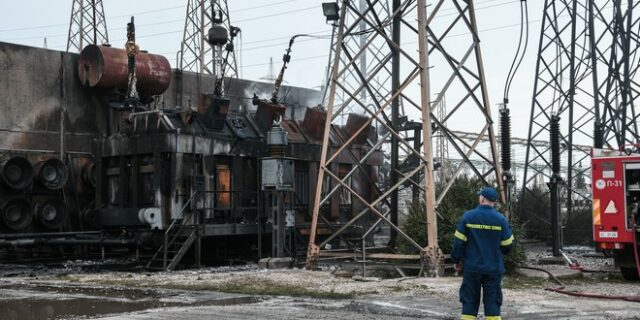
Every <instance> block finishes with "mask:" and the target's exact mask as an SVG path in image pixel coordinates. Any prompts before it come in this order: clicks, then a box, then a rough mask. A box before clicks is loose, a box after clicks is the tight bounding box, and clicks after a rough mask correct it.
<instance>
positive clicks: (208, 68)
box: [179, 0, 239, 78]
mask: <svg viewBox="0 0 640 320" xmlns="http://www.w3.org/2000/svg"><path fill="white" fill-rule="evenodd" d="M187 1H188V2H187V13H186V18H185V24H184V33H183V37H182V43H181V47H180V61H179V68H180V69H181V70H184V71H192V72H199V73H202V74H216V66H217V65H222V64H223V63H224V62H223V61H222V60H223V59H225V60H226V71H225V76H228V77H231V78H237V77H238V76H239V74H238V65H237V62H236V54H235V51H233V50H232V51H227V54H224V56H223V54H222V53H221V52H216V50H213V49H212V48H211V46H210V45H209V44H208V43H207V33H208V31H209V29H210V28H211V27H212V26H213V23H214V22H213V20H214V19H213V18H214V16H213V15H214V14H215V17H216V18H218V19H220V18H221V19H222V21H221V22H220V24H222V25H223V26H224V27H225V28H226V29H227V30H232V29H233V28H232V26H231V22H230V20H229V7H228V6H227V1H226V0H187Z"/></svg>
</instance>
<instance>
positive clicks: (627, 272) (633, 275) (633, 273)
mask: <svg viewBox="0 0 640 320" xmlns="http://www.w3.org/2000/svg"><path fill="white" fill-rule="evenodd" d="M620 273H622V277H623V278H624V279H625V280H627V281H637V280H638V271H637V270H636V268H622V267H621V268H620Z"/></svg>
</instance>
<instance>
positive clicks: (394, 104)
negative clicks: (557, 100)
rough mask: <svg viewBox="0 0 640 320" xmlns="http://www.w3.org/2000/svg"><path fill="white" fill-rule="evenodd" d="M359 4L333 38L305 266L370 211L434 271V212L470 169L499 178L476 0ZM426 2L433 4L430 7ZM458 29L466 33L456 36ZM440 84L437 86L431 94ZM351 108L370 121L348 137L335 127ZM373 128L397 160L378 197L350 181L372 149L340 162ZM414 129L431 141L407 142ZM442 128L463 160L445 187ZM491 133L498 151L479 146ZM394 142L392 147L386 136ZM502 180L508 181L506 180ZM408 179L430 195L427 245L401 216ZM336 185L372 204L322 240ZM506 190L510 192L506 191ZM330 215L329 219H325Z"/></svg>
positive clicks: (346, 8)
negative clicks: (438, 163)
mask: <svg viewBox="0 0 640 320" xmlns="http://www.w3.org/2000/svg"><path fill="white" fill-rule="evenodd" d="M354 2H355V1H350V0H343V1H341V6H340V20H339V22H338V25H337V35H336V37H335V39H334V41H333V46H334V49H333V51H332V52H333V55H334V58H333V61H332V70H331V83H330V88H329V94H328V102H327V119H328V121H327V122H326V123H325V130H324V138H323V142H322V153H321V157H320V168H319V175H318V180H317V187H316V192H315V200H314V208H313V217H312V225H311V231H310V240H309V248H308V253H307V267H309V268H313V267H314V266H315V264H316V262H317V258H318V256H319V254H320V250H321V249H322V250H325V249H326V247H325V245H326V244H328V243H329V242H330V241H332V240H333V239H335V238H336V237H338V236H339V235H340V233H341V232H342V231H344V230H345V229H346V228H347V227H348V226H350V225H353V224H354V223H356V221H357V220H358V219H359V218H361V217H363V216H365V215H367V214H370V215H371V216H372V217H374V218H375V219H377V222H376V223H374V224H373V226H372V227H371V228H370V229H369V230H367V231H366V232H364V234H365V235H368V234H370V232H371V230H373V228H375V227H377V226H378V225H379V224H380V223H384V224H386V225H388V226H389V227H390V229H391V230H393V231H395V232H396V233H395V234H394V233H393V232H392V233H391V240H390V241H389V245H390V246H391V247H393V246H394V245H395V241H394V236H396V235H399V236H401V237H403V238H405V239H406V240H407V241H408V243H410V244H411V245H413V246H414V247H416V248H417V249H418V250H419V251H420V253H421V255H422V256H423V258H424V260H423V261H424V262H425V265H426V267H427V271H428V272H429V273H430V274H435V273H437V272H438V271H439V267H440V266H441V260H440V259H441V257H442V256H441V253H440V250H439V248H438V244H437V221H436V211H437V207H438V204H439V203H440V202H441V201H442V199H443V198H444V196H445V195H446V194H447V192H448V191H449V188H450V187H451V185H452V184H453V181H454V180H455V179H456V177H458V176H459V175H460V174H462V173H463V170H464V169H465V168H469V169H470V171H471V172H473V173H474V174H475V175H476V176H477V177H479V178H480V179H482V180H483V181H484V182H485V183H486V184H489V182H488V181H489V180H491V179H492V178H493V179H495V178H496V177H500V176H501V172H500V168H499V166H497V163H498V153H497V152H496V140H495V134H494V131H493V127H492V123H493V121H492V119H491V112H490V108H489V101H488V95H487V88H486V84H485V77H484V69H483V65H482V55H481V51H480V45H479V43H480V39H479V37H478V33H477V25H476V17H475V10H474V7H473V1H470V0H469V1H462V0H440V1H434V3H433V5H431V6H429V7H427V1H426V0H404V1H401V0H393V1H391V3H392V5H391V6H390V10H389V6H388V5H387V4H386V2H385V1H366V5H365V6H362V2H359V4H360V5H358V4H354ZM431 8H433V9H431ZM427 9H431V10H430V12H429V14H428V15H427ZM416 19H417V23H416V22H415V20H416ZM363 23H364V24H365V25H366V27H365V28H363V27H362V24H363ZM454 33H455V34H456V35H457V36H458V37H452V34H454ZM363 35H366V41H364V42H363V41H361V40H362V39H361V37H362V36H363ZM460 36H461V37H460ZM463 37H464V38H463ZM365 52H366V54H367V59H366V62H364V63H363V61H362V60H361V57H362V56H363V54H365ZM430 67H431V68H432V70H431V69H430ZM432 91H433V92H438V94H437V96H435V99H434V100H433V101H432V99H431V98H432V97H431V92H432ZM445 95H446V96H447V103H448V105H449V106H451V108H450V109H449V110H448V111H447V112H445V113H444V114H436V106H437V105H439V103H440V102H441V100H442V99H444V97H445ZM347 113H357V114H359V115H364V116H366V117H367V118H368V120H367V121H366V122H364V123H363V124H362V125H361V126H359V129H358V130H356V131H355V133H353V135H352V136H351V137H348V138H345V139H341V138H340V137H339V136H337V135H336V134H335V132H334V131H333V130H332V128H333V126H334V125H340V124H342V123H341V119H343V118H346V117H345V114H347ZM411 119H415V120H413V121H412V120H411ZM470 122H473V123H471V124H470ZM443 123H446V124H447V125H443ZM456 125H458V126H460V127H465V129H467V130H469V131H474V132H473V133H475V134H477V138H476V139H475V140H474V141H472V142H468V141H467V140H466V139H463V138H462V137H459V136H458V135H457V134H456V132H455V130H454V129H453V127H455V126H456ZM370 126H373V127H374V128H376V131H377V133H378V135H377V139H374V140H375V141H372V140H371V139H369V140H368V141H367V144H368V148H369V150H381V151H382V152H384V153H385V155H386V156H387V157H388V158H389V159H390V162H391V169H390V174H389V175H388V177H384V179H383V181H381V182H379V183H377V184H376V186H377V187H378V188H379V191H378V192H377V193H376V196H375V197H374V199H373V200H372V201H368V200H367V199H365V198H363V197H362V196H361V195H359V194H358V193H357V192H355V191H354V190H353V188H352V185H351V183H350V182H349V181H350V177H351V175H352V174H353V173H354V172H356V171H358V169H359V168H362V167H364V166H363V164H364V163H365V162H366V161H367V156H365V157H364V158H361V159H355V158H354V159H353V160H354V163H356V165H354V166H353V168H352V169H351V171H349V172H348V173H346V174H345V173H344V172H338V171H339V170H335V166H334V165H333V164H335V162H336V159H337V158H338V157H344V156H347V157H349V155H348V153H349V151H348V149H349V146H350V145H351V144H352V143H353V142H354V140H355V139H356V137H357V136H358V135H359V134H360V133H362V132H366V130H368V128H369V127H370ZM409 130H412V131H414V132H415V130H419V131H418V132H420V133H419V135H420V136H421V140H422V141H427V142H428V143H418V144H415V143H414V144H410V143H409V142H407V141H406V140H407V139H406V132H407V131H409ZM432 132H433V133H432ZM435 132H438V133H439V134H441V135H442V136H444V137H445V138H446V139H447V141H448V143H449V145H450V146H451V149H452V150H454V152H455V154H456V155H457V156H459V157H460V158H461V159H463V161H461V162H460V163H459V164H458V165H457V166H456V167H455V168H453V169H452V172H453V175H452V176H451V177H449V179H448V180H447V181H445V182H444V183H443V187H442V191H441V192H440V193H439V194H437V195H436V190H435V184H434V178H433V176H434V161H433V160H434V158H433V150H432V145H433V142H434V141H433V140H434V139H432V136H433V135H432V134H434V133H435ZM414 134H415V133H414ZM487 138H488V141H489V145H490V152H489V153H490V154H486V149H483V150H479V148H478V146H479V144H480V142H482V141H484V140H486V139H487ZM387 141H390V143H389V144H390V146H388V144H385V143H386V142H387ZM452 153H453V152H452ZM369 154H370V153H367V155H369ZM478 163H480V165H478ZM325 179H328V180H330V182H331V183H327V182H326V181H325ZM496 180H497V181H498V183H499V184H500V183H501V180H500V179H496ZM407 186H409V187H411V186H417V187H418V189H419V190H421V198H422V199H424V203H425V212H424V213H425V220H426V221H427V230H426V233H427V242H426V247H422V246H421V245H420V244H418V243H416V242H415V241H414V240H413V239H411V238H410V237H409V236H407V235H406V234H404V233H403V232H402V230H401V229H400V227H399V224H398V219H397V217H398V204H397V202H398V196H397V194H398V191H399V190H400V189H402V188H406V187H407ZM499 187H500V189H501V190H503V188H502V186H501V185H499ZM338 190H340V191H341V192H347V193H349V194H350V195H351V196H352V197H353V198H354V199H357V201H359V202H362V203H363V204H364V207H365V208H364V209H363V210H362V211H359V212H354V214H353V217H352V218H351V220H349V222H347V223H346V224H345V225H343V226H341V227H340V228H332V229H334V230H335V229H337V231H335V232H334V233H333V234H331V235H330V236H329V237H327V238H325V239H323V240H322V241H321V242H320V243H316V240H317V239H316V235H317V227H318V220H319V219H323V217H322V214H321V212H320V208H321V206H323V205H324V204H327V202H328V201H330V198H331V194H333V193H334V192H336V191H338ZM501 198H502V199H503V200H504V193H503V192H502V193H501ZM323 220H325V223H326V219H323ZM364 241H365V240H364V236H363V239H362V242H363V243H364ZM347 245H349V244H347Z"/></svg>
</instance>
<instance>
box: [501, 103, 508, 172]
mask: <svg viewBox="0 0 640 320" xmlns="http://www.w3.org/2000/svg"><path fill="white" fill-rule="evenodd" d="M500 139H501V140H500V147H501V148H500V149H501V156H502V159H501V162H502V170H503V171H505V172H508V171H511V116H510V115H509V109H507V108H506V107H505V108H501V109H500Z"/></svg>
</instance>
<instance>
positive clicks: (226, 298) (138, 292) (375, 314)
mask: <svg viewBox="0 0 640 320" xmlns="http://www.w3.org/2000/svg"><path fill="white" fill-rule="evenodd" d="M216 279H225V280H229V281H232V282H231V283H232V284H234V283H235V284H237V282H233V279H236V280H243V281H249V282H258V283H259V282H265V283H283V282H285V281H287V279H289V280H288V281H290V282H292V283H296V284H298V285H299V286H306V287H308V288H310V289H312V290H318V291H322V290H331V291H332V292H333V290H336V292H351V290H353V289H354V288H360V289H359V291H358V292H360V293H361V294H358V295H356V296H355V298H345V299H321V298H296V297H282V296H260V295H253V294H227V293H220V292H216V291H214V290H211V289H204V290H203V288H205V285H211V284H212V283H214V282H215V281H217V280H216ZM267 280H271V281H272V282H268V281H267ZM460 280H461V279H460V278H453V277H445V278H435V279H434V278H430V279H427V278H408V279H399V280H394V279H388V280H380V281H378V282H354V281H353V280H350V279H336V278H334V277H333V276H332V275H331V274H329V273H320V272H313V273H308V272H304V271H295V270H281V271H261V270H253V271H240V272H236V271H230V272H222V273H214V272H210V271H208V270H202V271H185V272H175V273H160V274H145V273H139V274H133V273H131V274H130V273H111V272H105V273H99V274H79V275H69V276H67V275H65V274H57V275H46V276H40V275H36V276H31V275H28V276H17V277H0V320H4V319H11V320H17V319H19V320H40V319H87V318H90V319H111V320H112V319H149V320H169V319H185V320H187V319H188V320H192V319H198V320H207V319H268V320H271V319H300V318H304V319H308V320H313V319H346V320H361V319H362V320H364V319H385V320H396V319H457V318H458V317H459V310H460V305H459V302H458V292H457V291H458V288H459V286H460ZM305 281H308V282H305ZM107 283H109V284H107ZM125 283H128V284H125ZM240 283H243V282H240ZM332 283H333V284H332ZM176 284H183V285H185V286H186V287H187V288H188V289H184V288H182V289H175V285H176ZM544 284H545V283H538V282H534V283H531V284H529V283H528V282H524V283H520V284H519V286H518V287H517V288H507V289H505V294H504V296H505V297H504V305H503V316H504V319H529V320H534V319H535V320H537V319H609V320H617V319H638V320H640V303H635V302H627V301H616V300H596V299H588V298H575V297H570V296H564V295H560V294H557V293H553V292H549V291H545V290H544V289H543V285H544ZM323 286H324V287H323ZM345 286H347V287H345ZM198 287H200V289H198V290H196V288H198ZM385 288H386V289H385ZM606 288H609V289H606ZM572 290H582V291H586V292H594V291H598V292H600V293H608V294H614V295H615V294H618V295H620V294H635V295H638V294H640V284H633V283H618V282H603V283H599V282H597V281H586V280H582V282H580V281H578V282H576V283H574V284H573V285H572ZM616 290H617V292H616Z"/></svg>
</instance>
